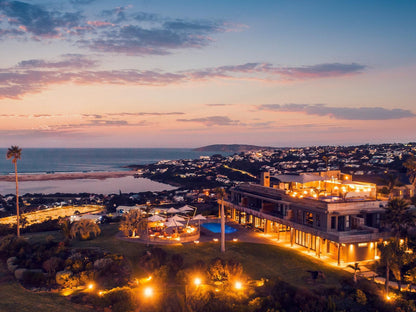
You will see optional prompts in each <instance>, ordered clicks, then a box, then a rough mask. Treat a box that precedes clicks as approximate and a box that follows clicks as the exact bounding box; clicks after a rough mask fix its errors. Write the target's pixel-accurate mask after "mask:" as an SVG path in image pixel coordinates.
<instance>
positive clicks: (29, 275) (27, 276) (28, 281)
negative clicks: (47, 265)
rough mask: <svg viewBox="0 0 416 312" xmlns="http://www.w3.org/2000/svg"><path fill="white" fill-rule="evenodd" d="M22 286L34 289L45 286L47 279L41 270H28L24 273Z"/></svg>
mask: <svg viewBox="0 0 416 312" xmlns="http://www.w3.org/2000/svg"><path fill="white" fill-rule="evenodd" d="M22 284H23V285H25V286H33V287H41V286H45V285H46V277H45V275H44V274H43V273H42V271H41V270H26V271H24V272H23V279H22Z"/></svg>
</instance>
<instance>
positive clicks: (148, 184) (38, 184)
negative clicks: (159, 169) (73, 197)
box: [0, 176, 176, 195]
mask: <svg viewBox="0 0 416 312" xmlns="http://www.w3.org/2000/svg"><path fill="white" fill-rule="evenodd" d="M175 188H176V187H174V186H171V185H168V184H164V183H159V182H155V181H152V180H150V179H145V178H134V177H133V176H127V177H121V178H107V179H104V180H102V179H73V180H45V181H21V182H19V193H20V194H22V195H24V194H26V193H32V194H33V193H42V194H54V193H94V194H104V195H107V194H118V193H119V192H122V193H139V192H147V191H150V192H160V191H164V190H174V189H175ZM15 193H16V188H15V183H14V182H6V181H0V194H1V195H6V194H15Z"/></svg>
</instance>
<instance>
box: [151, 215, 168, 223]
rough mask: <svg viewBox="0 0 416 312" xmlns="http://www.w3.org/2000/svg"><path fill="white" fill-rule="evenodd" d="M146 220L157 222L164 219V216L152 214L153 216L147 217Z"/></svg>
mask: <svg viewBox="0 0 416 312" xmlns="http://www.w3.org/2000/svg"><path fill="white" fill-rule="evenodd" d="M147 220H148V221H151V222H157V221H162V220H165V218H162V217H160V216H158V215H154V216H151V217H150V218H148V219H147Z"/></svg>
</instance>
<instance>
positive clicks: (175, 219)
mask: <svg viewBox="0 0 416 312" xmlns="http://www.w3.org/2000/svg"><path fill="white" fill-rule="evenodd" d="M171 220H174V221H186V220H185V219H184V218H182V217H180V216H178V215H174V216H173V217H170V218H169V219H168V221H171Z"/></svg>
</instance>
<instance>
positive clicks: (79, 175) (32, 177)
mask: <svg viewBox="0 0 416 312" xmlns="http://www.w3.org/2000/svg"><path fill="white" fill-rule="evenodd" d="M136 173H137V172H136V171H109V172H63V173H41V174H18V176H19V181H49V180H78V179H97V180H104V179H108V178H122V177H128V176H133V175H134V174H136ZM0 181H5V182H14V181H15V176H14V174H8V175H0Z"/></svg>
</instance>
